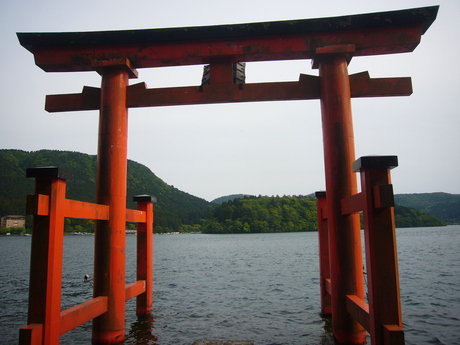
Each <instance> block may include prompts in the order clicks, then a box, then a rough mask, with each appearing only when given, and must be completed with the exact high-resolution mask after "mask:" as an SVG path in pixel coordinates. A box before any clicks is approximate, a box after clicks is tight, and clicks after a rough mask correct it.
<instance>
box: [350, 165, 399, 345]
mask: <svg viewBox="0 0 460 345" xmlns="http://www.w3.org/2000/svg"><path fill="white" fill-rule="evenodd" d="M397 166H398V159H397V157H396V156H365V157H361V158H359V159H358V160H357V161H356V162H355V163H354V164H353V170H354V171H357V172H359V173H360V177H361V190H363V191H366V193H365V202H364V207H365V210H364V212H363V218H364V235H365V236H364V239H365V244H366V266H367V276H368V295H369V296H368V299H369V328H370V329H369V333H370V334H371V337H372V344H373V345H384V344H385V345H390V344H391V345H396V344H398V345H403V344H404V331H403V328H402V326H403V325H402V313H401V301H400V292H399V272H398V257H397V250H396V229H395V218H394V195H393V186H392V184H391V176H390V169H392V168H394V167H397Z"/></svg>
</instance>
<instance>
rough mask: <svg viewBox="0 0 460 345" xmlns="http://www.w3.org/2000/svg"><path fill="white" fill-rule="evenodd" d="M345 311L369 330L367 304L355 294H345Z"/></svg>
mask: <svg viewBox="0 0 460 345" xmlns="http://www.w3.org/2000/svg"><path fill="white" fill-rule="evenodd" d="M346 303H347V311H348V312H349V313H350V315H351V316H352V317H353V319H354V320H355V321H357V322H359V324H360V325H361V326H363V327H364V329H365V330H366V331H368V332H370V324H369V322H370V320H369V305H368V304H367V303H366V302H364V301H363V300H362V299H361V298H359V297H358V296H355V295H347V301H346Z"/></svg>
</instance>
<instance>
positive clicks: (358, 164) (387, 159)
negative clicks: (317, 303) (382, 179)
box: [353, 156, 398, 172]
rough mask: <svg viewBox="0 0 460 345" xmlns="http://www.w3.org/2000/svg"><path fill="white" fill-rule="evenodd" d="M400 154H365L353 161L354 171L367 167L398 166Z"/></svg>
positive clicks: (391, 167)
mask: <svg viewBox="0 0 460 345" xmlns="http://www.w3.org/2000/svg"><path fill="white" fill-rule="evenodd" d="M397 166H398V156H363V157H360V158H358V159H357V160H355V161H354V162H353V171H354V172H358V171H361V170H362V169H366V168H390V169H393V168H396V167H397Z"/></svg>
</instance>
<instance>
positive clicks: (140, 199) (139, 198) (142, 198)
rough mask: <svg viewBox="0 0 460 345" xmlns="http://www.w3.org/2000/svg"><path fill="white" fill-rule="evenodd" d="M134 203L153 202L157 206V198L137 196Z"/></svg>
mask: <svg viewBox="0 0 460 345" xmlns="http://www.w3.org/2000/svg"><path fill="white" fill-rule="evenodd" d="M133 201H134V202H151V203H153V204H155V203H156V202H157V198H156V197H154V196H151V195H135V196H134V197H133Z"/></svg>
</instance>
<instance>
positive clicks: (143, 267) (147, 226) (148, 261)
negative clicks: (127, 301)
mask: <svg viewBox="0 0 460 345" xmlns="http://www.w3.org/2000/svg"><path fill="white" fill-rule="evenodd" d="M134 201H135V202H137V203H138V204H137V209H138V210H140V211H144V212H146V221H145V223H139V224H138V225H137V280H144V281H145V292H144V293H142V294H140V295H139V296H137V299H136V314H137V315H139V316H140V315H150V314H151V313H152V310H153V307H152V305H153V222H154V203H155V202H156V198H154V197H152V196H150V195H138V196H135V197H134Z"/></svg>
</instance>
